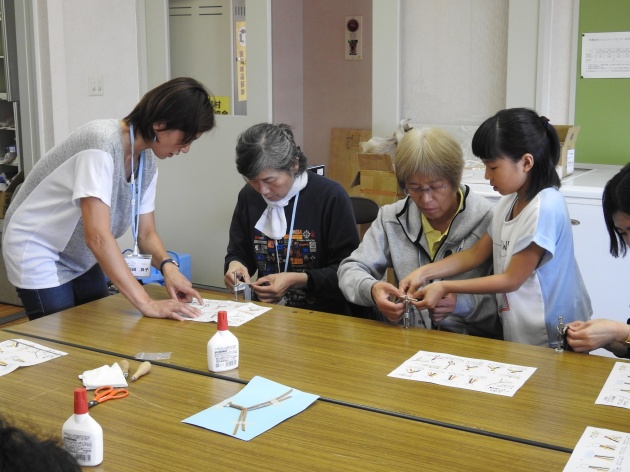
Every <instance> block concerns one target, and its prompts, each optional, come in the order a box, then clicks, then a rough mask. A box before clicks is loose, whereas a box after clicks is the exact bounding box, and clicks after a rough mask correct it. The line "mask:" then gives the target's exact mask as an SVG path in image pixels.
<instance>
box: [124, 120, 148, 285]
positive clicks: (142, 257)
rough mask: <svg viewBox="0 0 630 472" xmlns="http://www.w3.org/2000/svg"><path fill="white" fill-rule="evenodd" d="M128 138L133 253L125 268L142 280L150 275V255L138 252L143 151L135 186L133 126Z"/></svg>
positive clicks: (127, 256)
mask: <svg viewBox="0 0 630 472" xmlns="http://www.w3.org/2000/svg"><path fill="white" fill-rule="evenodd" d="M129 138H130V140H131V230H132V232H133V252H132V253H131V254H127V255H125V262H126V263H127V267H129V270H130V271H131V273H132V274H133V276H134V277H137V278H143V277H149V276H150V275H151V254H140V253H139V252H138V226H139V225H140V200H141V194H142V171H143V168H144V159H143V156H144V151H143V152H141V153H140V157H139V161H140V164H139V165H138V183H137V186H136V177H135V172H134V171H133V153H134V151H133V140H134V135H133V125H131V124H130V125H129Z"/></svg>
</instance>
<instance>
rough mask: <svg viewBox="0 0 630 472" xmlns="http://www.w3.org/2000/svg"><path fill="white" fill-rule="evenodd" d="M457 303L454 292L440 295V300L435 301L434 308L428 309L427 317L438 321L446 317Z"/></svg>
mask: <svg viewBox="0 0 630 472" xmlns="http://www.w3.org/2000/svg"><path fill="white" fill-rule="evenodd" d="M456 304H457V294H456V293H447V294H446V295H444V296H443V297H442V299H441V300H439V301H438V302H437V304H436V305H435V308H431V309H429V318H431V321H434V322H436V323H439V322H440V321H442V320H443V319H444V318H446V317H448V316H449V315H450V314H451V313H453V310H454V309H455V305H456Z"/></svg>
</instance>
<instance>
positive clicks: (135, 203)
mask: <svg viewBox="0 0 630 472" xmlns="http://www.w3.org/2000/svg"><path fill="white" fill-rule="evenodd" d="M129 139H130V140H131V231H132V233H133V255H134V256H137V255H138V227H139V226H140V200H141V198H140V197H141V194H142V169H143V165H144V159H142V157H143V156H144V151H142V152H141V153H140V157H139V158H138V160H139V161H140V163H139V165H138V186H137V187H136V176H135V172H134V170H133V140H134V136H133V125H132V124H130V125H129Z"/></svg>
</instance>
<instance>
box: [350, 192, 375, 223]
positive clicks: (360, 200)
mask: <svg viewBox="0 0 630 472" xmlns="http://www.w3.org/2000/svg"><path fill="white" fill-rule="evenodd" d="M350 201H351V202H352V210H353V211H354V220H355V221H356V224H358V225H362V224H366V223H371V222H372V221H374V220H375V219H376V216H377V215H378V209H379V206H378V203H376V202H375V201H374V200H370V199H369V198H365V197H350Z"/></svg>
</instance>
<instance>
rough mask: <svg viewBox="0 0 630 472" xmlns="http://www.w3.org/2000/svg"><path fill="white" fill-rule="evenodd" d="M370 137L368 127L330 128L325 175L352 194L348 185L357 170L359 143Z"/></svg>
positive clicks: (370, 132) (370, 133)
mask: <svg viewBox="0 0 630 472" xmlns="http://www.w3.org/2000/svg"><path fill="white" fill-rule="evenodd" d="M371 137H372V131H371V130H369V129H348V128H333V129H332V133H331V140H330V157H329V158H328V168H327V169H326V170H327V177H328V178H329V179H332V180H335V181H337V182H339V183H340V184H341V186H342V187H343V188H344V189H346V192H348V193H349V194H353V189H352V188H351V186H350V185H351V183H352V179H354V177H355V175H356V173H357V172H358V170H359V165H358V162H357V153H358V152H359V143H361V142H363V141H367V140H368V139H370V138H371ZM357 195H358V194H357Z"/></svg>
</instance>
